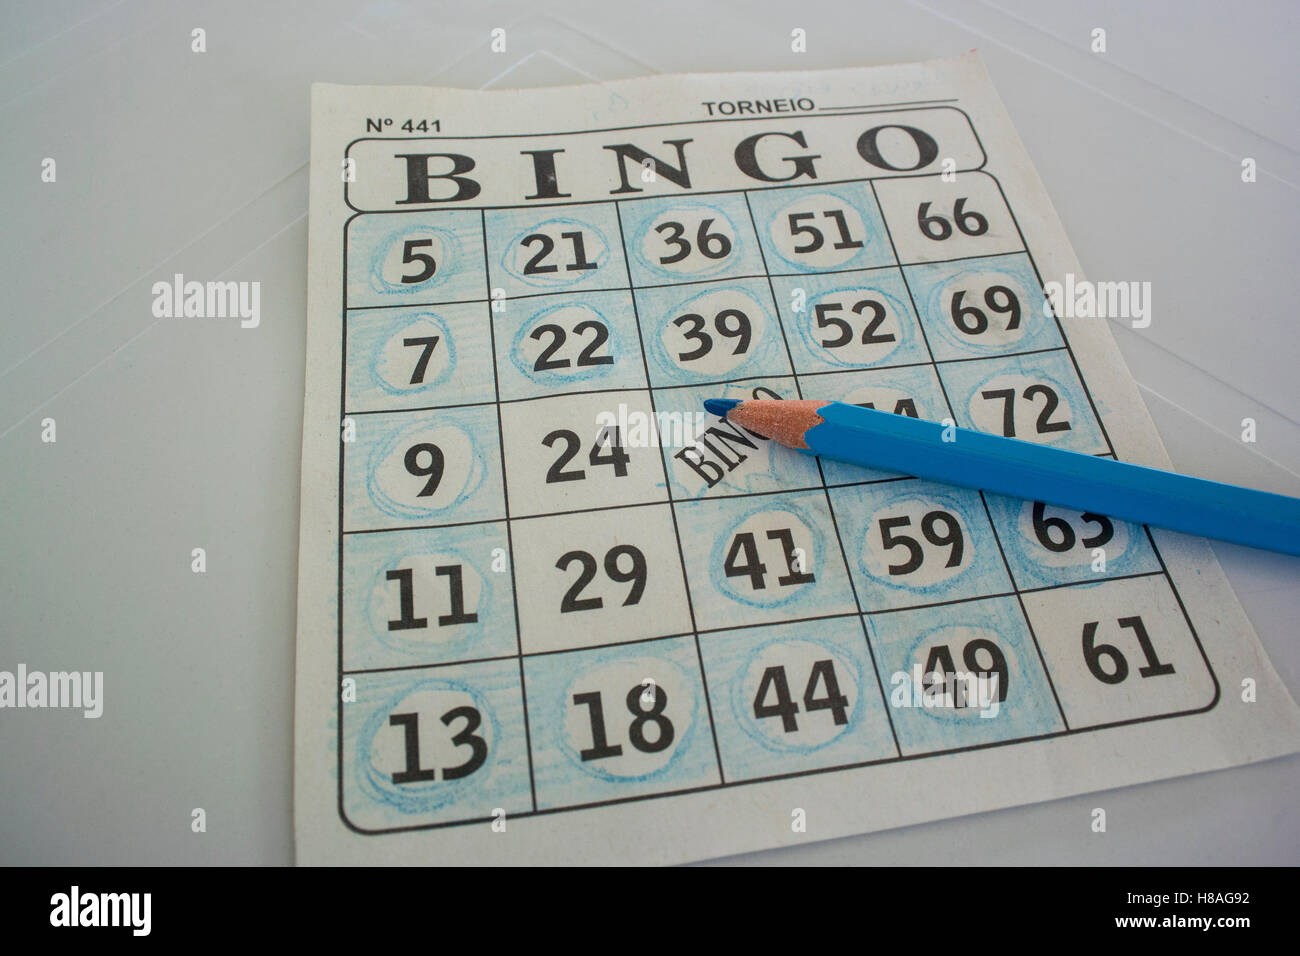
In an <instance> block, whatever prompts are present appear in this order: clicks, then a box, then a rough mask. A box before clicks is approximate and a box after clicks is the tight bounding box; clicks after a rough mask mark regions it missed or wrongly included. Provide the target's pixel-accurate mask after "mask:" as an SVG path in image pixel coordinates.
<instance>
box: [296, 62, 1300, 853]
mask: <svg viewBox="0 0 1300 956" xmlns="http://www.w3.org/2000/svg"><path fill="white" fill-rule="evenodd" d="M311 162H312V173H311V214H310V261H309V280H310V290H309V313H310V315H309V325H308V350H307V384H306V413H305V422H304V427H303V477H302V529H301V551H300V558H299V561H300V589H299V611H298V613H299V631H298V663H297V689H296V698H297V699H296V713H297V716H296V751H297V753H296V797H295V804H296V829H297V846H298V854H299V860H300V862H304V863H325V862H402V863H471V862H472V863H486V862H545V863H551V862H561V861H580V862H592V863H629V862H677V861H685V860H691V859H700V858H705V857H712V856H720V855H724V854H728V853H735V852H740V851H744V850H752V849H759V848H764V847H772V846H779V845H784V844H790V843H799V842H803V841H807V840H814V839H826V838H829V837H834V836H841V835H844V834H850V833H858V832H864V831H870V830H876V829H882V828H887V827H894V826H900V825H904V824H910V823H915V822H920V821H925V820H931V819H936V818H940V817H945V816H955V815H959V814H965V813H971V812H975V811H980V810H987V809H991V808H995V807H1004V806H1009V805H1013V804H1017V803H1024V802H1027V801H1036V800H1045V799H1050V798H1054V797H1059V796H1064V795H1067V794H1074V793H1080V792H1084V791H1087V790H1097V789H1102V788H1107V787H1114V786H1120V785H1124V784H1130V783H1134V782H1138V781H1145V780H1151V779H1155V778H1159V777H1165V776H1170V775H1175V774H1183V773H1190V772H1194V771H1200V770H1207V769H1212V768H1219V767H1225V766H1229V765H1232V764H1237V763H1243V762H1247V761H1251V760H1258V759H1263V758H1266V757H1270V756H1274V755H1278V754H1281V753H1286V752H1290V751H1291V750H1294V749H1296V745H1297V739H1300V722H1298V721H1297V712H1296V709H1295V705H1294V704H1293V703H1292V701H1291V699H1290V697H1289V696H1288V694H1287V692H1286V690H1285V688H1284V687H1283V686H1282V685H1281V684H1280V682H1279V681H1278V679H1277V677H1276V675H1275V674H1274V672H1273V670H1272V667H1271V665H1270V664H1269V662H1268V660H1267V658H1266V656H1265V655H1264V652H1263V650H1262V649H1261V647H1260V645H1259V643H1258V639H1257V638H1256V637H1255V635H1254V633H1253V631H1252V629H1251V626H1250V624H1249V622H1248V621H1247V620H1246V618H1245V616H1244V614H1243V613H1242V611H1241V609H1240V606H1239V605H1238V603H1237V601H1236V598H1235V597H1234V596H1233V594H1232V592H1231V590H1230V588H1229V586H1228V584H1227V581H1226V579H1225V578H1224V576H1223V574H1222V572H1221V570H1220V569H1219V566H1218V564H1217V563H1216V561H1215V560H1214V557H1213V555H1212V553H1211V552H1210V550H1209V549H1208V547H1207V546H1206V544H1205V542H1203V541H1200V540H1198V539H1192V538H1188V537H1184V536H1179V535H1175V534H1171V533H1166V532H1162V531H1159V530H1152V529H1149V528H1145V527H1141V526H1137V525H1133V524H1130V523H1126V522H1122V521H1117V520H1112V519H1110V518H1108V517H1107V516H1105V515H1098V514H1091V513H1089V514H1080V513H1077V512H1070V511H1067V510H1062V509H1059V508H1055V507H1048V506H1045V505H1043V504H1042V503H1038V502H1032V501H1018V500H1009V499H1004V498H1001V497H998V496H994V495H988V494H981V493H979V492H976V491H969V490H964V489H960V488H955V487H949V486H944V485H940V484H936V483H931V482H926V481H920V480H917V479H913V478H909V477H907V476H903V475H898V474H892V473H885V472H873V471H866V470H861V469H855V468H852V467H849V466H846V465H841V464H837V463H831V462H818V461H817V460H815V459H811V458H807V457H803V456H800V455H797V454H796V453H794V452H791V451H788V450H786V449H783V448H779V447H777V446H776V445H775V443H772V442H768V441H765V440H763V439H760V438H758V437H756V436H754V435H753V434H750V433H747V432H745V431H743V430H740V429H738V428H736V427H734V426H732V425H731V424H729V423H728V422H726V421H723V420H720V419H717V418H713V417H711V416H707V415H705V414H704V413H703V411H702V406H701V403H702V400H703V399H704V398H706V397H709V396H719V397H727V398H756V397H773V398H775V397H810V398H821V399H838V400H841V401H847V402H854V403H859V404H865V405H871V406H872V407H875V408H880V409H885V410H888V411H891V412H894V413H897V414H905V415H913V416H918V417H921V418H926V419H932V420H935V421H947V422H950V423H955V424H956V425H959V426H962V427H966V428H976V429H983V430H989V431H993V432H997V433H1000V434H1004V435H1014V436H1015V437H1017V438H1023V439H1028V440H1030V441H1040V442H1050V443H1053V444H1055V445H1057V446H1058V447H1062V448H1069V449H1074V450H1077V451H1081V452H1086V453H1090V454H1095V455H1106V456H1119V457H1121V458H1123V459H1125V460H1131V461H1137V462H1141V463H1143V464H1148V465H1153V466H1157V467H1161V466H1163V467H1168V460H1167V458H1166V457H1165V454H1164V451H1163V449H1162V446H1161V445H1160V442H1159V439H1158V437H1157V435H1156V433H1155V431H1154V428H1153V426H1152V423H1151V421H1150V419H1149V417H1148V415H1147V413H1146V410H1145V408H1144V407H1143V405H1142V402H1141V399H1140V398H1139V395H1138V392H1137V390H1136V388H1135V386H1134V384H1133V382H1132V379H1131V378H1130V377H1129V375H1128V373H1127V371H1126V370H1125V368H1124V365H1123V363H1122V361H1121V359H1120V356H1119V353H1118V351H1117V350H1116V348H1115V346H1114V343H1113V341H1112V340H1111V337H1110V333H1109V330H1108V329H1107V327H1106V322H1105V320H1103V319H1083V318H1074V317H1069V318H1067V317H1064V316H1062V315H1061V310H1060V309H1057V308H1054V300H1053V299H1052V297H1051V296H1050V295H1048V294H1046V293H1045V290H1046V289H1048V288H1050V285H1051V283H1053V282H1063V281H1066V277H1067V276H1070V277H1071V279H1070V281H1080V280H1081V279H1082V270H1081V269H1080V268H1079V265H1078V263H1077V261H1076V260H1075V258H1074V255H1073V252H1072V251H1071V249H1070V246H1069V244H1068V241H1067V240H1066V238H1065V236H1064V233H1063V231H1062V228H1061V226H1060V224H1059V222H1058V220H1057V218H1056V215H1055V213H1054V211H1053V209H1052V207H1051V204H1050V202H1049V200H1048V198H1047V196H1046V194H1045V192H1044V189H1043V187H1042V185H1041V184H1040V182H1039V180H1038V178H1037V176H1036V174H1035V173H1034V171H1033V169H1032V167H1031V165H1030V163H1029V160H1028V158H1027V156H1026V154H1025V151H1024V148H1023V146H1022V145H1021V144H1020V141H1019V139H1018V138H1017V136H1016V133H1015V131H1014V129H1013V128H1012V126H1011V123H1010V120H1009V118H1008V117H1007V115H1006V113H1005V110H1004V109H1003V107H1002V105H1001V103H1000V101H999V100H998V98H997V95H996V93H995V92H994V90H993V87H992V85H991V84H990V82H989V80H988V77H987V75H986V73H985V71H984V69H983V66H982V65H981V63H980V61H979V59H978V57H977V56H976V55H974V54H971V55H968V56H966V57H961V58H958V59H953V60H946V61H935V62H929V63H920V64H912V65H904V66H893V67H880V68H871V69H854V70H837V71H827V72H814V73H789V74H736V75H720V76H666V77H655V78H648V79H642V80H633V81H623V82H617V83H610V84H603V85H591V86H578V87H567V88H555V89H542V90H518V91H495V92H477V91H463V90H453V89H429V88H415V87H344V86H332V85H318V86H316V87H315V88H314V91H313V102H312V158H311ZM1170 320H1171V321H1172V320H1173V319H1172V318H1171V319H1170ZM1243 681H1249V682H1252V686H1253V687H1254V688H1256V689H1255V692H1254V693H1253V694H1243V692H1242V687H1243ZM1245 698H1250V699H1249V700H1247V699H1245Z"/></svg>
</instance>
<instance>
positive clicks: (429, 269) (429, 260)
mask: <svg viewBox="0 0 1300 956" xmlns="http://www.w3.org/2000/svg"><path fill="white" fill-rule="evenodd" d="M432 245H433V240H432V239H408V240H406V243H405V244H404V245H403V246H402V265H407V264H408V263H413V262H422V263H424V266H423V267H422V268H421V269H420V270H419V271H418V272H416V273H415V274H414V275H404V276H402V281H403V282H404V283H408V284H409V283H413V282H423V281H424V280H425V279H429V278H432V277H433V274H434V273H435V272H437V271H438V264H437V263H436V262H434V261H433V256H431V255H429V254H428V253H427V252H416V251H415V250H416V249H420V248H422V247H424V246H432Z"/></svg>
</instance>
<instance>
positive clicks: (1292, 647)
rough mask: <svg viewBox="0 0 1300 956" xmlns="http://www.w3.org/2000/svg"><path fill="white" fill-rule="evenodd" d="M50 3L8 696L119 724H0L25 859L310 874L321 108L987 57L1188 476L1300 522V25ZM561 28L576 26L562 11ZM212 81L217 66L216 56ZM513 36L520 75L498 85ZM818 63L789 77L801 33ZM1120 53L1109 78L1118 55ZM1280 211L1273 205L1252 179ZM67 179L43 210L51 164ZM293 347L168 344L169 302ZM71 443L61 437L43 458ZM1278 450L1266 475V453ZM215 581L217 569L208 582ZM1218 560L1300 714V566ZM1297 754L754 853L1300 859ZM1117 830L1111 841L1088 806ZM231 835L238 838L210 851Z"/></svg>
mask: <svg viewBox="0 0 1300 956" xmlns="http://www.w3.org/2000/svg"><path fill="white" fill-rule="evenodd" d="M705 9H706V5H705V4H703V3H701V2H700V0H693V2H681V0H657V2H655V3H653V4H640V3H637V4H632V3H611V2H608V0H603V2H598V0H583V2H577V3H565V4H538V3H535V2H528V0H505V2H495V3H454V4H453V3H429V2H405V0H374V2H370V0H325V2H312V3H307V2H294V3H265V2H254V0H241V2H231V3H222V4H203V3H182V2H174V0H122V2H118V3H90V2H79V0H44V2H37V0H30V2H16V3H10V4H7V5H6V6H5V8H4V9H3V10H2V11H0V130H3V133H2V134H0V169H3V171H4V174H5V189H4V198H5V203H4V206H5V210H4V225H3V229H2V230H0V280H2V285H0V288H2V289H3V306H0V322H2V323H3V328H2V335H0V488H2V489H3V502H4V506H3V519H0V669H9V670H13V669H14V668H15V667H16V665H17V663H18V662H24V663H26V664H27V665H28V667H29V668H32V669H43V670H62V669H76V670H92V671H93V670H102V671H104V672H105V683H106V691H105V696H106V704H105V712H104V716H103V717H102V718H101V719H99V720H86V719H83V718H82V717H81V715H80V713H79V712H68V711H53V710H47V711H30V710H24V711H14V710H8V711H5V712H3V713H0V807H2V808H3V810H2V812H0V863H6V864H14V863H61V864H110V863H130V864H136V863H181V864H208V863H267V864H278V863H289V862H291V861H292V859H293V836H292V789H291V772H292V765H293V751H292V739H293V711H292V676H293V657H294V622H295V607H294V603H295V587H296V575H297V529H298V520H299V519H298V478H299V448H300V430H301V425H302V383H303V342H304V330H305V306H306V243H307V233H306V215H307V165H306V163H307V144H308V99H309V85H310V83H311V82H313V81H333V82H345V83H432V84H437V85H452V86H468V87H479V86H489V87H509V86H539V85H554V84H560V83H572V82H582V81H593V80H609V79H617V78H622V77H630V76H637V75H642V74H647V73H657V72H683V71H720V70H771V69H815V68H821V67H841V66H857V65H867V64H875V63H888V62H899V61H905V60H914V59H927V58H931V57H938V56H949V55H954V54H958V53H962V52H965V51H966V50H969V49H971V48H978V49H979V50H980V52H981V54H982V55H983V57H984V59H985V62H986V63H987V65H988V68H989V70H990V72H991V73H992V75H993V79H994V82H995V83H996V84H997V86H998V89H999V91H1000V93H1001V95H1002V97H1003V99H1004V101H1005V102H1006V105H1007V109H1008V110H1009V112H1010V114H1011V117H1012V119H1013V120H1014V122H1015V124H1016V126H1017V128H1018V129H1019V131H1020V134H1021V137H1022V138H1023V139H1024V141H1025V144H1026V146H1027V148H1028V150H1029V153H1030V155H1031V157H1032V158H1033V160H1034V162H1035V163H1036V165H1037V167H1038V170H1039V172H1040V174H1041V175H1042V178H1043V180H1044V181H1045V182H1046V184H1047V188H1048V192H1049V193H1050V194H1051V196H1052V198H1053V201H1054V202H1055V204H1056V207H1057V209H1058V211H1059V212H1060V215H1061V218H1062V220H1063V221H1064V223H1065V227H1066V230H1067V232H1068V233H1069V235H1070V237H1071V239H1072V241H1073V243H1074V246H1075V248H1076V251H1077V253H1078V256H1079V259H1080V262H1081V264H1082V265H1083V268H1084V270H1085V271H1086V272H1087V274H1088V275H1089V276H1090V277H1091V278H1094V279H1124V280H1143V281H1150V282H1151V283H1152V286H1153V305H1154V320H1153V322H1152V325H1151V327H1150V328H1149V329H1146V330H1144V331H1140V332H1139V331H1134V330H1132V329H1129V328H1127V327H1126V326H1123V325H1114V328H1115V334H1116V337H1117V339H1118V341H1119V343H1120V347H1121V349H1122V350H1123V352H1124V354H1125V357H1126V358H1127V360H1128V362H1129V365H1130V368H1131V369H1132V371H1133V373H1134V375H1135V377H1136V378H1137V380H1138V381H1139V382H1140V383H1141V385H1142V388H1143V394H1144V396H1145V398H1146V400H1147V402H1148V404H1149V407H1150V409H1151V412H1152V414H1153V416H1154V417H1155V419H1156V423H1157V425H1158V426H1159V429H1160V433H1161V435H1162V437H1163V438H1164V441H1165V443H1166V445H1167V447H1168V449H1169V452H1170V454H1171V456H1172V458H1173V460H1174V463H1175V465H1176V466H1177V467H1178V468H1179V469H1180V470H1183V471H1187V472H1191V473H1195V474H1200V475H1203V476H1206V477H1210V478H1215V479H1219V480H1227V481H1235V482H1240V483H1244V484H1251V485H1254V486H1256V487H1259V488H1265V489H1267V490H1270V491H1279V492H1283V493H1289V494H1293V495H1294V494H1300V418H1298V417H1297V412H1296V408H1297V406H1298V405H1300V402H1298V401H1297V400H1298V399H1300V335H1297V334H1296V332H1295V331H1294V324H1295V321H1296V319H1295V316H1296V310H1297V305H1298V304H1300V283H1297V278H1296V276H1297V270H1296V263H1295V258H1296V253H1297V251H1298V250H1300V196H1298V193H1297V187H1298V185H1300V154H1298V152H1297V151H1298V150H1300V97H1298V96H1297V94H1298V93H1300V82H1297V73H1296V70H1295V68H1294V66H1293V62H1294V46H1295V42H1296V40H1297V38H1298V37H1300V8H1297V7H1296V6H1295V5H1294V4H1290V3H1283V2H1277V3H1260V2H1245V3H1240V2H1239V3H1233V4H1218V3H1210V2H1206V0H1196V2H1190V3H1188V2H1178V3H1175V2H1151V0H1143V2H1140V3H1132V2H1122V0H1105V2H1097V0H1090V2H1087V3H1070V4H1065V3H1042V2H1036V0H998V2H996V3H977V2H969V3H956V2H945V0H921V2H916V3H885V2H881V3H875V2H872V3H867V2H861V0H853V2H843V3H824V2H812V0H800V2H798V3H791V2H771V0H725V2H717V3H710V4H708V5H707V11H708V12H707V15H706V16H705V18H704V20H703V21H702V22H701V21H694V20H693V19H692V18H693V17H694V16H696V15H698V14H699V13H700V11H702V10H705ZM542 11H544V12H542ZM195 27H202V28H203V29H204V30H206V32H207V52H206V53H203V54H196V53H193V52H191V50H190V36H191V30H192V29H194V28H195ZM494 27H504V28H505V29H506V30H507V38H508V42H507V51H506V52H505V53H503V54H493V53H491V52H489V50H488V39H489V31H490V30H491V29H492V28H494ZM795 27H802V28H803V29H805V30H806V31H807V38H808V50H807V52H806V53H804V54H794V53H792V52H791V51H790V44H789V37H790V31H791V30H792V29H793V28H795ZM1095 27H1102V28H1104V29H1106V31H1107V52H1106V53H1105V54H1095V53H1093V52H1091V51H1090V49H1089V46H1090V42H1091V31H1092V30H1093V28H1095ZM1245 156H1250V157H1253V158H1254V159H1255V160H1256V161H1257V163H1258V181H1257V182H1255V183H1253V184H1244V183H1242V182H1241V178H1240V174H1239V173H1240V163H1241V159H1242V157H1245ZM45 157H52V158H54V159H55V160H56V163H57V181H56V182H55V183H43V182H41V178H40V169H41V161H42V159H43V158H45ZM176 272H181V273H184V274H185V275H186V276H193V277H198V278H201V279H204V280H208V279H226V280H231V279H234V280H258V281H260V282H261V284H262V321H261V326H260V327H259V328H258V329H256V330H241V329H239V328H238V324H237V323H233V322H229V321H227V322H213V323H210V324H205V323H203V322H201V321H194V320H191V321H188V322H176V321H173V320H168V319H161V320H160V319H155V318H154V317H153V315H152V312H151V303H152V295H151V292H150V286H151V285H152V284H153V283H154V282H155V281H157V280H159V279H169V278H170V277H171V276H172V275H173V273H176ZM47 417H50V418H54V419H55V420H56V422H57V429H58V432H57V434H58V441H57V442H56V443H55V444H52V445H51V444H44V443H42V442H41V440H40V431H41V424H40V423H41V421H42V419H44V418H47ZM1246 417H1251V418H1254V419H1255V420H1256V421H1257V423H1258V441H1257V443H1255V444H1254V445H1247V444H1243V443H1242V442H1241V441H1240V429H1241V424H1240V423H1241V420H1242V419H1243V418H1246ZM195 547H203V548H205V549H206V551H207V560H208V570H207V573H206V574H202V575H198V574H193V573H191V571H190V552H191V549H192V548H195ZM1216 551H1217V552H1218V554H1219V557H1220V560H1221V561H1222V562H1223V564H1224V567H1225V568H1226V570H1227V573H1228V575H1229V577H1230V578H1231V580H1232V582H1233V584H1234V586H1235V587H1236V589H1237V593H1238V595H1239V596H1240V598H1241V601H1242V603H1243V605H1244V606H1245V608H1246V611H1247V613H1248V615H1249V616H1250V618H1251V620H1252V622H1253V623H1254V625H1255V627H1256V629H1257V630H1258V631H1259V635H1260V638H1261V640H1262V641H1263V643H1264V645H1265V647H1266V648H1267V650H1268V653H1269V655H1270V657H1271V658H1272V660H1273V662H1274V665H1275V666H1276V668H1277V670H1278V671H1279V673H1280V675H1281V677H1282V679H1283V681H1284V682H1285V683H1286V684H1287V686H1288V687H1289V688H1290V689H1291V691H1292V694H1293V695H1296V694H1300V640H1298V638H1297V633H1296V630H1297V629H1296V624H1295V622H1296V620H1297V619H1298V618H1300V589H1298V588H1297V586H1296V585H1297V583H1298V582H1300V576H1298V572H1300V560H1297V559H1294V558H1287V557H1282V556H1277V555H1269V554H1264V553H1261V552H1255V551H1251V550H1249V549H1244V548H1237V547H1232V546H1228V545H1222V546H1217V547H1216ZM1298 782H1300V757H1290V758H1285V759H1280V760H1274V761H1270V762H1267V763H1264V764H1258V765H1254V766H1251V767H1247V768H1241V769H1236V770H1230V771H1224V772H1220V773H1212V774H1202V775H1199V776H1194V777H1187V778H1181V779H1176V780H1168V781H1163V782H1159V783H1154V784H1149V785H1145V786H1139V787H1131V788H1127V789H1124V790H1119V791H1110V792H1106V793H1102V794H1091V795H1085V796H1081V797H1076V798H1072V799H1066V800H1059V801H1055V802H1052V803H1047V804H1039V805H1035V806H1029V807H1022V808H1018V809H1011V810H1005V811H1001V812H996V813H986V814H980V815H976V816H971V817H964V818H961V819H957V820H949V821H945V822H940V823H935V824H930V825H926V826H918V827H911V828H908V829H904V830H897V831H892V832H887V833H881V834H876V835H871V836H863V837H855V838H848V839H841V840H835V841H822V842H817V841H816V834H815V832H814V833H810V834H809V841H810V842H809V843H808V844H807V845H806V846H804V847H799V848H792V849H785V850H780V851H771V852H766V853H756V854H751V855H749V856H745V857H740V858H737V859H738V860H740V861H743V862H747V863H757V864H805V863H813V864H815V863H890V864H906V863H936V862H941V863H942V862H950V863H1074V862H1080V863H1171V864H1202V863H1204V864H1214V863H1278V864H1296V863H1300V804H1298V801H1297V800H1296V799H1295V797H1294V796H1293V794H1294V790H1295V787H1296V785H1297V783H1298ZM1097 806H1101V807H1104V808H1105V809H1106V811H1107V816H1108V831H1107V832H1106V833H1105V834H1094V833H1092V832H1091V830H1090V828H1089V823H1090V819H1091V818H1090V811H1091V809H1092V808H1093V807H1097ZM195 807H202V808H204V810H205V811H206V814H207V832H206V833H201V834H196V833H193V832H191V828H190V819H191V810H192V809H193V808H195Z"/></svg>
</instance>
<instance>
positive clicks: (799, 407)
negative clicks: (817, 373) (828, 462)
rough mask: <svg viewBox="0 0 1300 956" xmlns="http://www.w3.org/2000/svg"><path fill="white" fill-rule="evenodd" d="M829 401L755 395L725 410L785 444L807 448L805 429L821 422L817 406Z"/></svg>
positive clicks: (730, 418) (729, 416) (744, 425)
mask: <svg viewBox="0 0 1300 956" xmlns="http://www.w3.org/2000/svg"><path fill="white" fill-rule="evenodd" d="M829 404H830V402H823V401H818V400H816V399H811V398H802V399H789V400H786V399H758V400H755V401H750V402H741V403H740V404H739V405H737V406H736V407H735V408H733V409H731V411H729V412H728V413H727V420H728V421H732V422H735V423H736V424H737V425H739V426H740V427H742V428H748V429H749V430H750V431H752V432H757V433H758V434H760V435H765V436H766V437H768V438H770V439H772V440H773V441H776V442H780V443H781V444H782V445H785V446H786V447H787V448H802V449H804V450H807V448H808V443H807V442H806V441H804V437H803V436H804V433H805V432H807V431H808V429H810V428H812V427H813V426H815V425H820V424H821V423H822V421H823V419H822V417H821V416H820V415H818V414H817V410H818V409H819V408H822V407H824V406H826V405H829Z"/></svg>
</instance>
